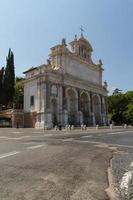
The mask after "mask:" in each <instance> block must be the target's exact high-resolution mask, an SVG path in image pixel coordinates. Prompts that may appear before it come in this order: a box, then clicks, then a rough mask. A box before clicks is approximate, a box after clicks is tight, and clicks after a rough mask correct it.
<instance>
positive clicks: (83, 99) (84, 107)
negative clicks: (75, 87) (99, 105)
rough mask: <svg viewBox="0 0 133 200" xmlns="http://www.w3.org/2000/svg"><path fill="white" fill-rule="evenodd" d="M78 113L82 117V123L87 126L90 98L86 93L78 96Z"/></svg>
mask: <svg viewBox="0 0 133 200" xmlns="http://www.w3.org/2000/svg"><path fill="white" fill-rule="evenodd" d="M80 111H81V112H82V115H83V123H84V124H86V125H89V122H90V119H89V117H90V116H89V114H90V96H89V95H88V93H87V92H82V93H81V94H80Z"/></svg>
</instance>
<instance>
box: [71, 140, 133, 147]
mask: <svg viewBox="0 0 133 200" xmlns="http://www.w3.org/2000/svg"><path fill="white" fill-rule="evenodd" d="M74 142H78V143H90V144H91V143H92V144H102V145H110V146H117V147H125V148H132V149H133V146H130V145H124V144H115V143H104V142H97V141H88V140H74Z"/></svg>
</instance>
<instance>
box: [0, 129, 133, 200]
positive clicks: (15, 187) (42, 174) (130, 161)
mask: <svg viewBox="0 0 133 200" xmlns="http://www.w3.org/2000/svg"><path fill="white" fill-rule="evenodd" d="M132 177H133V129H132V128H130V129H118V128H117V129H113V130H108V129H100V130H94V129H89V130H86V131H85V130H84V131H81V130H73V131H71V132H70V131H69V132H68V131H64V130H62V131H54V130H51V131H44V130H36V129H2V128H1V129H0V180H1V181H0V200H49V199H51V200H107V199H112V200H115V199H116V200H117V199H119V200H125V199H130V200H131V199H133V179H132ZM113 189H115V193H114V192H113Z"/></svg>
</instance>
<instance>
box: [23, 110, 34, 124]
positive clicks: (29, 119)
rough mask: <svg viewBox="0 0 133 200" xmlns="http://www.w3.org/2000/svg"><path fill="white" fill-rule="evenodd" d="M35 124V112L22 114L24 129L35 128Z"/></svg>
mask: <svg viewBox="0 0 133 200" xmlns="http://www.w3.org/2000/svg"><path fill="white" fill-rule="evenodd" d="M35 123H36V112H32V113H25V114H24V127H25V128H35Z"/></svg>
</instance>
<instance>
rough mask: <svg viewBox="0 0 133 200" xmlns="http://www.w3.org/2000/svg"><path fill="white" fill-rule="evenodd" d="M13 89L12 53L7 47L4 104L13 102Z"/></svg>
mask: <svg viewBox="0 0 133 200" xmlns="http://www.w3.org/2000/svg"><path fill="white" fill-rule="evenodd" d="M14 91H15V70H14V55H13V52H12V51H11V49H9V52H8V56H7V57H6V68H5V75H4V83H3V98H4V102H3V103H4V105H6V106H7V105H8V104H9V103H12V102H13V97H14Z"/></svg>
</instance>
